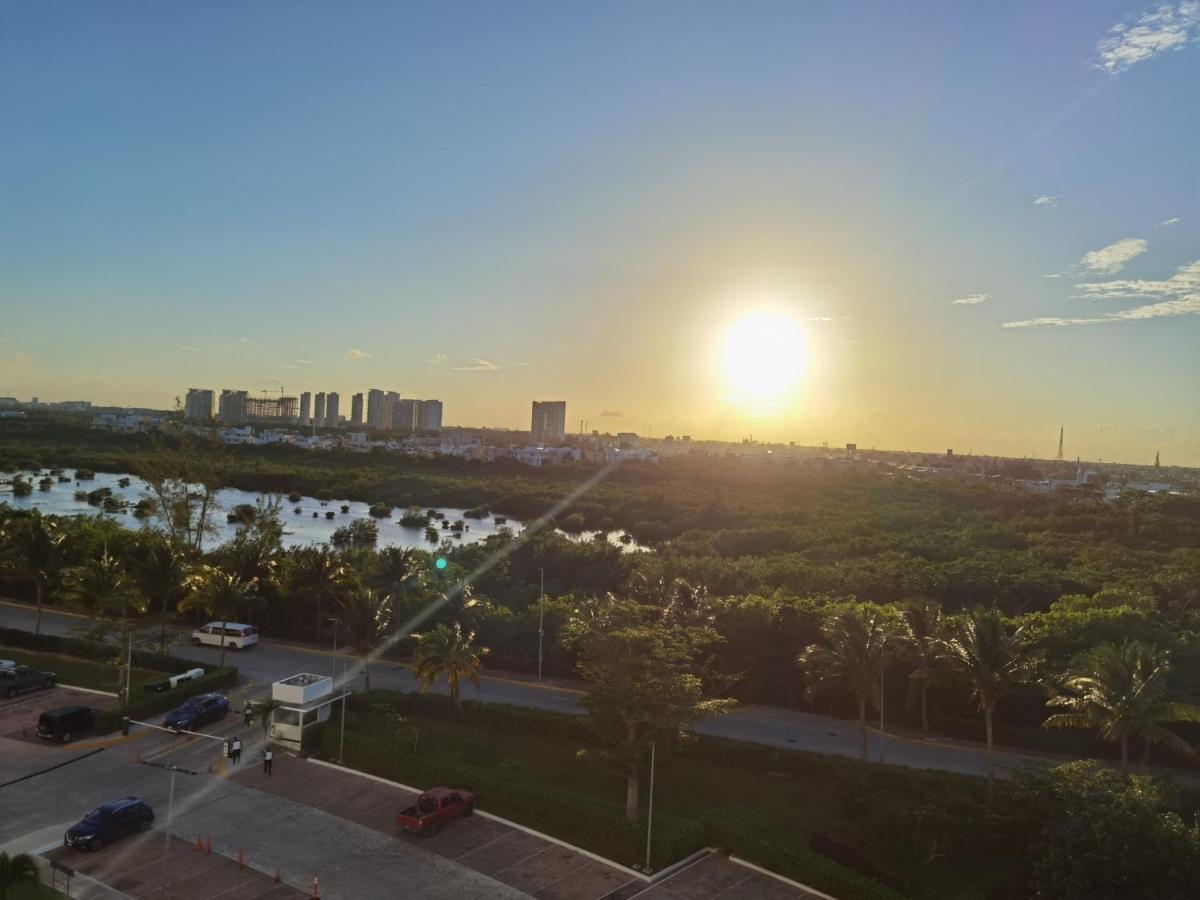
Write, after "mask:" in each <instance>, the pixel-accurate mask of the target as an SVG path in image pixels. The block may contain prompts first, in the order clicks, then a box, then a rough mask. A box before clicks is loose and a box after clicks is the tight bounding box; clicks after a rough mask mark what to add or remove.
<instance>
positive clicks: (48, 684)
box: [42, 678, 54, 690]
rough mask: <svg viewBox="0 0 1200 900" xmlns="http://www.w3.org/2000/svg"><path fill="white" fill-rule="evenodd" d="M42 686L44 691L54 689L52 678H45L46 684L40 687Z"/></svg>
mask: <svg viewBox="0 0 1200 900" xmlns="http://www.w3.org/2000/svg"><path fill="white" fill-rule="evenodd" d="M42 686H43V687H44V688H46V690H50V688H52V687H54V679H53V678H47V679H46V683H45V684H44V685H42Z"/></svg>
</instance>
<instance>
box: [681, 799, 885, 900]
mask: <svg viewBox="0 0 1200 900" xmlns="http://www.w3.org/2000/svg"><path fill="white" fill-rule="evenodd" d="M703 823H704V833H705V837H706V839H707V841H708V842H709V843H710V844H712V845H715V846H717V847H720V848H722V849H724V850H728V851H729V852H730V853H733V854H735V855H736V856H740V857H742V858H743V859H746V860H749V861H750V862H752V863H755V864H756V865H759V866H762V867H763V868H764V869H769V870H770V871H772V872H775V873H776V874H779V875H783V876H785V877H787V878H792V879H794V880H796V881H800V882H803V883H804V884H807V885H808V886H809V887H814V888H816V889H817V890H819V891H824V892H825V893H827V894H830V895H832V896H834V897H837V898H838V900H904V898H905V895H904V894H902V893H900V892H899V891H897V890H895V889H894V888H890V887H888V886H887V885H886V884H883V883H881V882H878V881H875V880H874V879H872V878H868V877H867V876H866V875H861V874H859V873H858V872H855V871H854V870H853V869H848V868H846V867H845V866H843V865H841V864H839V863H836V862H834V861H833V860H832V859H828V858H826V857H824V856H822V855H821V854H820V853H817V852H816V851H815V850H812V849H810V848H809V847H808V846H807V845H806V844H804V843H801V842H799V841H796V840H789V839H788V838H786V837H785V836H782V835H780V834H779V833H778V832H777V831H773V830H772V829H771V828H770V826H769V825H768V824H767V823H765V822H763V820H762V817H761V816H759V815H756V814H755V813H754V811H753V810H750V809H747V808H746V807H744V806H727V807H721V808H719V809H714V810H710V811H709V812H707V813H705V814H704V817H703Z"/></svg>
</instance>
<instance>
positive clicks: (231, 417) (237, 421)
mask: <svg viewBox="0 0 1200 900" xmlns="http://www.w3.org/2000/svg"><path fill="white" fill-rule="evenodd" d="M247 397H248V395H247V393H246V392H245V391H231V390H230V389H229V388H224V389H223V390H222V391H221V398H220V400H219V401H217V418H219V419H220V420H221V421H222V422H224V423H225V424H226V425H241V424H243V423H244V422H245V421H246V400H247Z"/></svg>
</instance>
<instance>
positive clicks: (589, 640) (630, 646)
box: [564, 598, 734, 822]
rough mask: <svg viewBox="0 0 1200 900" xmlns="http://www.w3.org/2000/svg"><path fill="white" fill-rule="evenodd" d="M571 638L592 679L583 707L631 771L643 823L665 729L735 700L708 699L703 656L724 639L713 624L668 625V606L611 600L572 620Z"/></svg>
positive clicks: (632, 816) (628, 795)
mask: <svg viewBox="0 0 1200 900" xmlns="http://www.w3.org/2000/svg"><path fill="white" fill-rule="evenodd" d="M564 639H565V642H566V643H567V645H568V646H570V647H571V648H572V649H574V650H575V651H576V652H577V653H578V656H579V664H578V667H577V668H578V671H579V674H580V675H582V676H583V678H584V679H585V680H586V681H587V682H588V684H587V688H586V691H585V693H584V696H583V699H582V700H581V701H580V705H581V706H582V707H583V708H584V709H585V710H586V712H587V717H588V723H589V725H590V726H591V728H592V729H593V731H595V733H596V734H597V735H598V736H599V737H600V739H601V740H602V741H603V742H604V744H605V746H606V748H607V750H606V752H605V754H604V756H605V758H606V760H607V761H609V762H611V763H612V764H613V765H614V766H615V767H616V768H618V769H619V770H621V771H623V772H624V774H625V817H626V818H627V819H628V820H629V821H631V822H636V821H637V819H638V807H639V779H640V772H641V765H642V761H643V759H644V757H645V752H646V749H647V748H648V747H649V745H650V742H651V741H653V740H654V739H655V737H656V736H658V735H674V734H678V733H679V732H680V731H681V730H683V729H685V728H686V727H687V726H689V725H691V724H692V723H693V722H696V721H698V720H700V719H705V718H708V717H710V716H716V715H720V714H722V713H725V712H727V711H728V710H729V709H731V708H732V707H733V705H734V701H733V700H710V699H704V696H703V684H702V680H701V677H700V676H699V675H698V674H697V673H696V672H695V671H694V665H695V662H696V660H697V659H698V658H699V657H700V656H701V655H702V654H703V653H704V651H705V650H707V648H708V647H710V646H712V645H713V644H714V643H716V642H717V641H718V640H719V639H720V638H719V636H718V634H717V632H716V631H715V630H714V629H712V628H710V627H708V626H689V625H678V624H671V623H666V622H664V621H663V619H662V610H661V609H656V608H654V607H649V606H643V605H641V604H638V603H635V602H632V601H628V600H620V599H616V598H611V599H610V601H609V602H608V603H607V604H605V605H604V606H603V607H600V606H591V607H589V608H588V614H587V615H583V616H577V617H575V618H574V619H572V621H571V622H570V623H569V624H568V626H567V629H566V632H565V635H564Z"/></svg>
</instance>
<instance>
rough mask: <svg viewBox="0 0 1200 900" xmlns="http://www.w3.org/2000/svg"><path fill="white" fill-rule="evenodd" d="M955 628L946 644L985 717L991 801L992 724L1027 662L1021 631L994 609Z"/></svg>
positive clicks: (993, 780) (993, 783) (993, 776)
mask: <svg viewBox="0 0 1200 900" xmlns="http://www.w3.org/2000/svg"><path fill="white" fill-rule="evenodd" d="M956 626H957V627H956V628H955V629H954V633H953V636H952V637H951V638H950V640H949V641H948V642H947V644H946V649H947V657H948V659H949V660H950V662H951V663H952V664H953V665H954V667H955V668H957V669H958V671H959V672H960V673H961V674H962V675H963V676H965V677H966V679H967V681H968V682H969V683H970V685H971V688H972V696H973V698H974V700H975V702H976V704H977V706H978V709H979V711H980V712H982V713H983V721H984V725H985V728H986V732H987V764H988V796H989V797H991V796H992V795H993V794H994V793H995V789H996V765H995V761H994V759H993V755H992V751H993V746H994V743H993V735H992V720H993V716H994V715H995V712H996V703H997V702H998V701H999V700H1000V697H1001V696H1003V695H1004V694H1005V693H1006V692H1007V691H1008V690H1009V688H1011V687H1012V686H1013V685H1014V684H1016V683H1018V682H1019V681H1021V680H1022V676H1023V671H1024V668H1025V660H1024V658H1023V657H1022V655H1021V650H1020V644H1019V642H1018V641H1019V637H1020V633H1021V629H1019V628H1018V629H1017V630H1016V631H1013V630H1012V629H1011V628H1010V627H1009V625H1008V623H1007V622H1006V621H1005V620H1004V616H1002V615H1001V614H1000V611H999V610H998V609H996V608H995V607H992V608H991V609H984V608H982V607H976V608H975V609H973V610H972V611H971V612H970V613H969V614H968V615H967V616H966V617H964V618H963V619H960V620H959V621H958V622H957V623H956Z"/></svg>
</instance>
